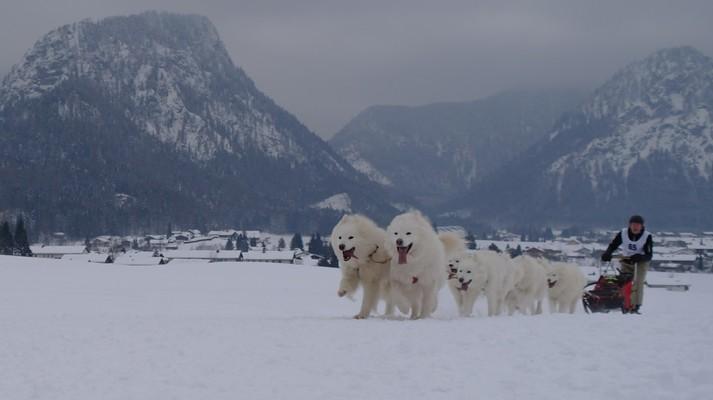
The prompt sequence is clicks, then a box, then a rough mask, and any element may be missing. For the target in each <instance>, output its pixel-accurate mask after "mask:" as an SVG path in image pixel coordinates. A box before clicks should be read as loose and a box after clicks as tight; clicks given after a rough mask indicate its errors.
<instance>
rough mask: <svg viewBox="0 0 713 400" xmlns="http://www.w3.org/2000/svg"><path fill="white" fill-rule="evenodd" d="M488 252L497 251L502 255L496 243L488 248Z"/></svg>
mask: <svg viewBox="0 0 713 400" xmlns="http://www.w3.org/2000/svg"><path fill="white" fill-rule="evenodd" d="M488 250H492V251H497V252H498V253H500V249H499V248H498V246H497V245H496V244H495V243H490V246H488Z"/></svg>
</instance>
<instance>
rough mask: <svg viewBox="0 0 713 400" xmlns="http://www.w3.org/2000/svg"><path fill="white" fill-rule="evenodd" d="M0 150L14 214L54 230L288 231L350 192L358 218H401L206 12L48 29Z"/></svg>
mask: <svg viewBox="0 0 713 400" xmlns="http://www.w3.org/2000/svg"><path fill="white" fill-rule="evenodd" d="M0 144H2V146H1V147H2V149H1V150H0V152H1V153H2V154H0V155H2V161H0V163H3V173H2V175H1V176H0V185H2V187H3V188H5V189H4V190H3V191H2V192H0V205H1V206H2V207H0V208H3V209H6V210H7V209H10V210H18V211H24V212H27V213H29V214H31V215H32V218H33V220H34V221H35V223H37V224H39V227H40V228H41V229H57V230H69V231H72V230H75V233H84V232H87V233H88V232H94V231H104V232H107V231H116V230H118V229H121V227H122V226H127V227H144V226H156V225H160V224H163V223H164V222H165V221H173V222H174V225H175V224H207V225H213V224H230V225H232V226H236V225H240V224H251V225H253V226H258V225H259V226H263V227H274V228H283V229H288V228H290V227H294V226H298V225H303V224H308V223H309V222H308V221H313V220H315V218H316V220H317V221H318V220H319V218H320V215H322V216H324V215H327V214H326V213H325V212H324V211H316V210H315V209H314V208H310V207H308V206H309V205H310V204H313V203H315V202H318V201H320V200H322V199H325V198H328V197H329V196H332V195H334V194H338V193H346V194H347V195H350V196H351V201H352V207H354V208H355V209H356V210H358V211H364V212H368V213H373V212H377V211H380V212H386V211H388V210H390V209H389V207H388V206H387V205H386V204H385V203H384V202H381V200H380V199H381V198H383V197H382V194H381V193H380V190H379V188H377V187H376V185H374V184H372V183H370V182H369V181H368V180H367V179H366V178H365V177H364V176H362V175H361V174H360V173H358V172H356V171H355V170H354V169H353V168H352V167H351V165H350V164H349V163H347V162H345V161H344V160H343V159H342V158H341V157H340V156H339V155H337V154H336V153H335V152H334V151H333V150H332V149H331V148H330V147H329V146H328V145H327V144H326V143H325V142H323V141H322V140H321V139H320V138H318V137H317V136H316V135H314V134H313V133H312V132H310V131H309V130H308V129H307V128H305V127H304V126H303V125H302V124H301V123H300V122H299V121H298V120H297V119H296V118H295V117H294V116H292V115H291V114H289V113H288V112H286V111H285V110H283V109H282V108H280V107H279V106H277V105H276V104H275V103H274V102H273V101H272V100H271V99H270V98H269V97H267V96H266V95H265V94H263V93H262V92H260V91H259V90H258V89H257V88H256V87H255V84H254V83H253V82H252V81H251V80H250V78H249V77H248V76H247V75H246V74H245V73H244V72H243V71H242V70H241V69H240V68H238V67H237V66H235V65H234V64H233V62H232V60H231V59H230V56H229V55H228V53H227V51H226V49H225V47H224V46H223V43H222V42H221V40H220V38H219V36H218V33H217V32H216V29H215V28H214V26H213V25H212V24H211V22H210V21H209V20H208V19H206V18H204V17H200V16H194V15H176V14H167V13H157V12H148V13H144V14H140V15H134V16H128V17H112V18H107V19H104V20H101V21H98V22H91V21H82V22H78V23H74V24H71V25H67V26H63V27H61V28H58V29H56V30H54V31H52V32H50V33H48V34H47V35H45V36H44V37H43V38H41V39H40V40H39V41H38V42H37V43H36V44H35V46H34V47H33V48H32V49H30V51H28V53H27V54H26V55H25V56H24V58H23V60H22V61H21V62H20V63H19V64H17V65H16V66H15V67H14V68H13V69H12V71H11V72H10V73H9V74H8V75H7V76H6V77H5V79H4V80H3V83H2V85H1V86H0ZM8 188H12V189H10V190H8ZM331 217H333V216H330V217H329V218H331ZM325 218H327V217H325ZM317 223H318V222H317ZM79 231H81V232H79Z"/></svg>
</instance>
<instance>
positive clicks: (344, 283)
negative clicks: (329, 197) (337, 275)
mask: <svg viewBox="0 0 713 400" xmlns="http://www.w3.org/2000/svg"><path fill="white" fill-rule="evenodd" d="M330 243H331V246H332V248H333V249H334V253H335V254H337V256H338V257H339V259H340V263H339V264H340V270H341V272H342V278H341V281H340V283H339V290H338V292H337V294H338V295H339V296H340V297H343V296H349V297H351V296H353V295H354V293H355V292H356V291H357V289H358V288H359V287H360V286H361V288H362V290H363V298H362V303H361V309H360V310H359V313H357V314H356V315H355V316H354V318H357V319H364V318H368V317H369V316H370V315H371V314H372V313H373V312H375V311H376V308H377V305H378V303H379V300H382V301H383V302H384V303H386V308H385V316H387V317H392V316H394V315H395V313H396V310H397V309H398V310H399V312H401V313H403V314H406V315H409V316H410V318H411V319H421V318H428V317H430V316H431V314H433V312H434V311H435V310H436V308H437V307H438V293H439V291H440V289H441V288H442V287H443V286H446V285H448V288H449V289H450V292H451V294H452V295H453V298H454V300H455V302H456V305H457V306H458V311H459V314H460V315H461V316H463V317H468V316H471V315H472V314H473V307H474V305H475V302H476V300H477V299H478V298H479V297H481V295H482V297H484V298H485V299H486V301H487V309H488V316H496V315H500V314H502V313H504V312H507V313H508V314H509V315H512V314H514V313H515V312H520V313H523V314H533V315H534V314H540V313H542V308H543V304H542V303H543V302H544V300H545V297H547V298H548V299H549V308H550V311H551V312H562V313H565V312H566V313H574V312H575V310H576V308H577V303H578V302H579V301H580V300H581V299H582V292H583V289H584V286H585V285H586V278H585V277H584V274H583V273H582V272H581V270H580V269H579V268H578V267H577V266H576V265H573V264H568V263H560V262H554V263H550V262H548V261H546V260H543V259H536V258H533V257H530V256H527V255H522V256H518V257H516V258H513V259H511V258H510V257H509V255H507V254H500V253H497V252H495V251H490V250H478V251H466V249H465V243H464V241H463V239H461V238H460V236H458V235H455V234H453V233H441V234H438V233H436V231H435V230H434V229H433V225H432V224H431V222H430V221H429V220H428V219H427V218H426V217H425V216H423V215H422V214H421V213H420V212H418V211H410V212H407V213H404V214H400V215H398V216H396V217H395V218H394V219H393V220H392V221H391V223H390V224H389V226H388V227H387V228H386V230H384V229H382V228H380V227H379V226H377V225H376V224H375V223H374V222H373V221H372V220H370V219H369V218H366V217H364V216H361V215H345V216H343V217H342V218H341V220H339V222H338V223H337V225H336V226H335V227H334V229H333V230H332V234H331V239H330Z"/></svg>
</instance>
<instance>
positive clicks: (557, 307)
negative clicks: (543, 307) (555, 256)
mask: <svg viewBox="0 0 713 400" xmlns="http://www.w3.org/2000/svg"><path fill="white" fill-rule="evenodd" d="M586 284H587V278H586V277H585V276H584V273H582V270H581V269H580V268H579V267H578V266H576V265H574V264H569V263H562V262H555V263H552V264H551V266H550V268H549V271H548V272H547V285H548V297H549V303H550V312H552V313H554V312H561V313H567V312H568V313H570V314H573V313H574V312H575V310H576V309H577V303H579V302H580V301H581V300H582V293H583V291H584V286H585V285H586Z"/></svg>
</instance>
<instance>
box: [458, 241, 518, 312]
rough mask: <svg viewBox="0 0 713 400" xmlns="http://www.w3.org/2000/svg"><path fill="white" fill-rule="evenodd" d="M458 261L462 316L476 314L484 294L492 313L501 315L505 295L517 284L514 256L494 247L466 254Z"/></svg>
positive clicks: (489, 310)
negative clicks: (474, 312)
mask: <svg viewBox="0 0 713 400" xmlns="http://www.w3.org/2000/svg"><path fill="white" fill-rule="evenodd" d="M457 264H458V265H459V266H458V267H457V270H458V271H457V272H456V282H457V284H458V287H457V288H456V289H457V290H458V291H459V293H460V296H461V299H460V310H459V311H460V314H461V316H470V315H471V314H472V313H473V306H474V305H475V301H476V300H477V299H478V296H480V294H483V295H484V296H485V298H486V299H487V301H488V316H489V317H492V316H495V315H500V313H501V312H502V309H503V306H504V304H505V298H506V297H507V295H508V293H510V291H512V290H513V287H514V278H515V266H514V265H513V263H512V261H510V258H509V257H507V256H503V255H501V254H499V253H497V252H494V251H491V250H480V251H476V252H475V253H472V254H468V255H466V256H464V257H462V258H461V259H460V262H459V263H457ZM456 303H458V300H456Z"/></svg>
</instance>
